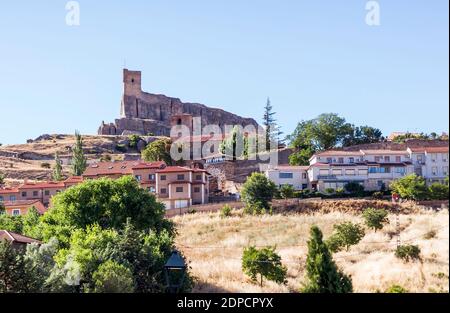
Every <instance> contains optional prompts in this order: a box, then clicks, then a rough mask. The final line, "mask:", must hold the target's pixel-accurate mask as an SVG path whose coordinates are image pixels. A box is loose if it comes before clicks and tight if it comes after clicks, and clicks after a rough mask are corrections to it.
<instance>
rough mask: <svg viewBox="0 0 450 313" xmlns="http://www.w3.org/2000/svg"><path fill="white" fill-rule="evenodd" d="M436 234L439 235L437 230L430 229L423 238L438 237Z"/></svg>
mask: <svg viewBox="0 0 450 313" xmlns="http://www.w3.org/2000/svg"><path fill="white" fill-rule="evenodd" d="M436 235H437V234H436V231H435V230H433V229H432V230H430V231H428V232H427V233H426V234H425V235H424V236H423V238H424V239H427V240H429V239H433V238H436Z"/></svg>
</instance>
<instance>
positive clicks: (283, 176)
mask: <svg viewBox="0 0 450 313" xmlns="http://www.w3.org/2000/svg"><path fill="white" fill-rule="evenodd" d="M279 177H280V178H281V179H292V178H294V174H293V173H280V174H279Z"/></svg>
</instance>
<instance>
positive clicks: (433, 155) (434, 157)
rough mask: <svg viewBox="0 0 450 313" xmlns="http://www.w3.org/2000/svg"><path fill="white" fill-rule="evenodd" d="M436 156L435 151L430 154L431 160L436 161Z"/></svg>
mask: <svg viewBox="0 0 450 313" xmlns="http://www.w3.org/2000/svg"><path fill="white" fill-rule="evenodd" d="M436 156H437V154H436V153H432V154H431V162H436Z"/></svg>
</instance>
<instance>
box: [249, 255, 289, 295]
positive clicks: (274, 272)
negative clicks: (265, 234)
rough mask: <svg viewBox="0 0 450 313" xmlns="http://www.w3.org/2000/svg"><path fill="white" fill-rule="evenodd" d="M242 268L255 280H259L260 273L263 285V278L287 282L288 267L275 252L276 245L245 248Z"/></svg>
mask: <svg viewBox="0 0 450 313" xmlns="http://www.w3.org/2000/svg"><path fill="white" fill-rule="evenodd" d="M242 270H243V272H244V273H245V274H246V275H248V276H250V278H251V280H252V281H253V282H256V281H257V275H258V274H259V276H260V285H261V287H262V286H263V278H266V279H268V280H271V281H274V282H276V283H279V284H282V283H283V284H284V283H286V273H287V268H286V267H285V266H284V265H283V264H282V263H281V257H280V256H279V255H278V254H277V253H275V248H274V247H266V248H262V249H256V248H255V247H248V248H245V249H244V253H243V255H242Z"/></svg>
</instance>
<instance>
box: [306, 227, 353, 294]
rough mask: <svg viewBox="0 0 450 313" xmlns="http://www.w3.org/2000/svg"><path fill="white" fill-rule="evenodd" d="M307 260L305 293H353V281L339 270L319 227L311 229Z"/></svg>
mask: <svg viewBox="0 0 450 313" xmlns="http://www.w3.org/2000/svg"><path fill="white" fill-rule="evenodd" d="M310 233H311V238H310V240H309V241H308V256H307V258H306V278H307V283H306V285H305V286H304V287H303V288H302V290H301V291H302V292H305V293H349V292H352V291H353V286H352V280H351V278H350V277H349V276H347V275H345V274H344V273H343V272H342V271H340V270H339V269H338V267H337V266H336V263H334V261H333V257H332V255H331V253H330V251H329V249H328V247H327V245H326V244H325V243H324V242H323V241H322V232H321V231H320V229H319V228H318V227H317V226H313V227H311V232H310Z"/></svg>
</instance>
